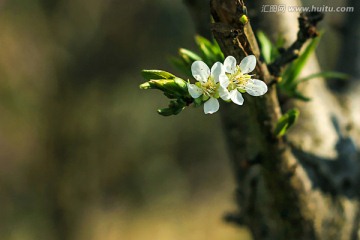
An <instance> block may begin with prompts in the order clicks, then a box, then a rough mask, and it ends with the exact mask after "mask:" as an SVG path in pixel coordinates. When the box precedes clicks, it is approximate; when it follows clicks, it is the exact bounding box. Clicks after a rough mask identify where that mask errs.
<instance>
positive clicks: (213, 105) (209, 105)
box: [204, 98, 220, 114]
mask: <svg viewBox="0 0 360 240" xmlns="http://www.w3.org/2000/svg"><path fill="white" fill-rule="evenodd" d="M219 107H220V105H219V101H218V100H217V99H216V98H210V99H209V100H207V101H206V102H205V103H204V112H205V114H208V113H210V114H213V113H214V112H217V110H219Z"/></svg>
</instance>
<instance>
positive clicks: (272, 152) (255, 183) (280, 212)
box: [211, 0, 315, 239]
mask: <svg viewBox="0 0 360 240" xmlns="http://www.w3.org/2000/svg"><path fill="white" fill-rule="evenodd" d="M244 7H245V6H244V4H243V2H242V1H236V0H223V1H221V0H212V1H211V11H212V15H213V18H214V20H215V22H216V23H215V24H214V25H213V27H212V30H213V33H214V36H215V38H216V40H217V41H218V43H219V45H220V47H221V49H222V50H223V52H224V54H225V55H232V56H234V57H235V58H236V59H237V61H238V62H240V60H241V59H242V58H243V57H245V56H247V55H250V54H254V55H255V56H256V57H257V60H258V61H257V66H256V73H257V75H258V76H259V78H260V79H262V80H264V81H265V82H266V83H268V84H269V83H270V82H271V76H270V74H269V70H268V68H267V66H266V65H265V64H264V63H262V62H260V61H259V55H260V52H259V47H258V45H257V42H256V39H255V35H254V33H253V31H252V29H251V26H250V24H249V23H245V24H243V23H242V22H241V21H240V20H239V19H241V17H242V16H243V15H244V11H243V9H244ZM304 39H305V35H304V36H303V35H302V39H301V40H300V41H299V42H298V43H297V44H296V45H295V46H294V47H293V48H292V49H294V48H295V47H299V46H298V45H299V43H302V41H303V40H304ZM301 45H302V44H301ZM283 61H284V62H287V61H288V60H286V61H285V60H281V64H283V63H282V62H283ZM245 101H246V102H245V104H246V106H244V107H243V108H242V109H240V110H237V111H247V112H248V117H249V119H248V121H249V122H251V124H250V126H251V125H252V127H251V128H252V129H251V130H247V129H246V130H245V131H247V132H248V131H249V132H251V131H252V132H251V134H253V136H252V138H254V139H255V140H254V142H255V144H254V145H250V144H248V142H247V141H242V142H240V143H242V144H247V147H246V148H257V150H256V151H257V152H258V154H259V155H260V158H261V164H260V165H259V164H252V161H251V158H250V154H249V153H247V154H238V155H237V158H235V159H234V161H235V163H234V166H236V167H238V169H236V171H237V172H238V174H237V180H238V188H239V191H243V194H244V195H247V196H253V198H252V199H255V200H254V201H269V205H271V206H272V208H271V209H266V210H264V209H258V208H256V207H254V203H252V204H249V202H248V201H247V200H246V199H244V200H241V199H239V205H240V206H239V207H242V212H241V214H242V215H244V217H243V218H242V219H244V221H245V223H246V224H247V225H248V226H249V227H250V229H251V231H252V233H253V235H254V237H255V239H271V237H272V239H314V236H315V230H314V224H313V222H312V216H311V211H310V209H309V205H308V204H307V202H306V200H305V197H306V192H307V191H309V185H308V182H307V180H308V178H307V176H306V174H305V173H304V171H303V169H302V168H297V167H296V166H297V164H298V163H297V161H296V159H295V158H294V156H293V155H292V153H291V151H290V148H289V146H288V145H287V144H286V142H284V141H283V139H278V138H276V136H274V128H275V125H276V123H277V121H278V120H279V118H280V116H281V112H280V106H279V102H278V100H277V93H276V88H275V86H269V91H268V93H267V94H265V95H264V96H263V97H260V98H256V99H253V98H251V97H247V98H246V99H245ZM234 115H236V116H239V115H241V114H239V113H237V112H234V111H229V110H227V111H225V112H224V114H223V121H224V126H225V130H226V132H227V133H230V134H228V138H229V140H228V141H229V142H235V143H236V142H239V140H237V138H238V137H241V136H242V135H243V134H241V133H242V132H243V131H244V128H243V127H244V126H243V124H241V123H239V122H240V121H242V120H243V119H239V118H238V119H237V122H238V124H236V123H235V124H234V120H233V119H234ZM245 115H246V114H245ZM228 119H229V120H228ZM230 147H232V149H231V150H230V151H231V152H235V153H236V152H237V149H238V148H244V146H239V145H237V144H230ZM252 151H253V150H252ZM247 152H250V150H247ZM250 173H251V174H250ZM261 188H266V189H267V191H269V192H268V194H267V196H266V197H265V199H264V196H261V197H259V196H257V194H258V192H259V190H258V189H261ZM246 191H250V194H249V192H248V193H247V194H246V193H245V192H246ZM240 195H241V194H240ZM254 196H257V197H254ZM266 198H268V199H266ZM269 205H268V206H269ZM251 206H253V207H251ZM255 206H257V207H258V206H259V205H258V204H256V205H255ZM264 214H265V215H266V216H264ZM260 218H267V219H268V221H267V222H272V223H273V224H270V225H271V226H264V225H263V224H262V223H264V221H263V220H259V219H260ZM294 226H297V228H296V229H294Z"/></svg>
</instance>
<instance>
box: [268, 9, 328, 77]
mask: <svg viewBox="0 0 360 240" xmlns="http://www.w3.org/2000/svg"><path fill="white" fill-rule="evenodd" d="M323 17H324V14H323V13H320V12H308V13H301V14H300V17H299V31H298V34H297V39H296V41H295V42H294V43H293V44H292V45H291V46H290V47H289V48H287V49H286V50H284V51H283V52H282V53H281V55H280V56H279V57H278V58H277V59H276V60H275V61H274V62H273V63H271V64H270V65H269V71H270V73H271V75H273V76H274V77H275V78H277V77H279V76H280V74H281V71H282V69H283V67H284V66H286V65H287V64H289V63H290V62H292V61H294V60H295V59H296V58H298V57H299V54H300V50H301V48H302V46H303V45H304V44H305V42H306V41H307V40H309V39H310V38H314V37H317V36H318V32H317V29H316V25H317V23H318V22H319V21H321V20H322V19H323Z"/></svg>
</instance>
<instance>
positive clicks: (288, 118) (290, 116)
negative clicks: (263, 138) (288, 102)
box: [274, 108, 300, 137]
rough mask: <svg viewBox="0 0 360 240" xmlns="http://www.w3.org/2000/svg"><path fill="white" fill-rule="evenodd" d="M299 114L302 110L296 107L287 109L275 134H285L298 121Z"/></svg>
mask: <svg viewBox="0 0 360 240" xmlns="http://www.w3.org/2000/svg"><path fill="white" fill-rule="evenodd" d="M299 114H300V111H299V110H298V109H296V108H294V109H290V110H289V111H287V112H286V113H285V114H284V115H283V116H282V117H281V118H280V119H279V121H278V122H277V124H276V127H275V131H274V134H275V135H276V136H277V137H281V136H284V135H285V134H286V132H287V131H288V129H289V128H290V127H291V126H293V125H294V124H295V123H296V121H297V119H298V118H299Z"/></svg>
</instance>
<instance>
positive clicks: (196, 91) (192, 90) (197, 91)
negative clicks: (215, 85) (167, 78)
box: [187, 83, 203, 98]
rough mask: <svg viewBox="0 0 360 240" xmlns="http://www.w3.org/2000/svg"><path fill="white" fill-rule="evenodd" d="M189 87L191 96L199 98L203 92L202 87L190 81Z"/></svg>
mask: <svg viewBox="0 0 360 240" xmlns="http://www.w3.org/2000/svg"><path fill="white" fill-rule="evenodd" d="M187 87H188V91H189V93H190V95H191V97H193V98H198V97H200V96H201V95H202V94H203V91H202V89H201V88H199V87H198V86H196V85H195V84H190V83H188V84H187Z"/></svg>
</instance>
